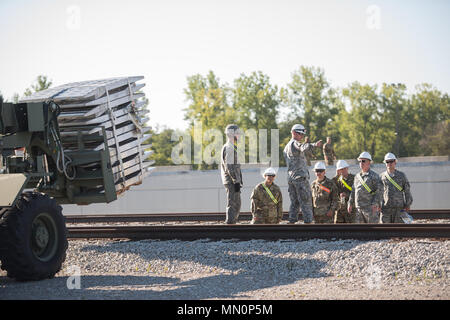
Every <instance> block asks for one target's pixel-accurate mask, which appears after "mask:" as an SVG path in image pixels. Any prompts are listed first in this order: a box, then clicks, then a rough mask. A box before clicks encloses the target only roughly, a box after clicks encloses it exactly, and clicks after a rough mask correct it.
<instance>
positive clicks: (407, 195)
mask: <svg viewBox="0 0 450 320" xmlns="http://www.w3.org/2000/svg"><path fill="white" fill-rule="evenodd" d="M383 162H384V163H385V164H386V171H384V172H382V173H381V175H380V176H381V182H382V183H383V186H384V192H383V203H382V207H381V212H382V216H381V219H382V221H383V223H405V221H409V220H408V218H409V217H408V216H407V212H408V211H409V208H410V207H411V204H412V202H413V198H412V194H411V190H410V185H409V181H408V178H407V177H406V175H405V174H404V173H403V172H401V171H399V170H397V169H396V168H395V167H396V165H397V157H396V156H395V155H394V154H393V153H390V152H388V153H386V155H385V156H384V160H383Z"/></svg>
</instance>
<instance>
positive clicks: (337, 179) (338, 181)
mask: <svg viewBox="0 0 450 320" xmlns="http://www.w3.org/2000/svg"><path fill="white" fill-rule="evenodd" d="M332 180H333V182H334V183H335V184H336V186H337V188H338V198H339V199H340V198H341V196H340V194H341V193H345V204H341V202H340V201H339V206H338V210H345V211H347V204H348V199H349V198H350V194H351V193H352V191H351V190H349V189H348V188H347V187H346V186H345V185H344V183H342V180H343V181H345V183H346V184H347V185H348V186H349V187H350V188H351V187H352V186H353V182H354V180H355V175H354V174H351V173H349V174H348V175H347V178H344V177H342V180H341V176H338V175H336V176H335V177H334V178H333V179H332Z"/></svg>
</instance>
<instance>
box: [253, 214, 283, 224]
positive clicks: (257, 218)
mask: <svg viewBox="0 0 450 320" xmlns="http://www.w3.org/2000/svg"><path fill="white" fill-rule="evenodd" d="M277 223H279V221H278V217H277V216H273V215H269V214H264V213H259V214H258V213H255V214H254V215H253V219H252V222H251V224H277Z"/></svg>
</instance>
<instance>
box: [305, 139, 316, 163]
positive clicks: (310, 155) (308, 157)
mask: <svg viewBox="0 0 450 320" xmlns="http://www.w3.org/2000/svg"><path fill="white" fill-rule="evenodd" d="M305 143H310V142H309V137H305ZM305 158H306V164H307V165H308V167H310V166H311V159H315V158H316V157H315V156H314V153H313V152H312V150H306V151H305Z"/></svg>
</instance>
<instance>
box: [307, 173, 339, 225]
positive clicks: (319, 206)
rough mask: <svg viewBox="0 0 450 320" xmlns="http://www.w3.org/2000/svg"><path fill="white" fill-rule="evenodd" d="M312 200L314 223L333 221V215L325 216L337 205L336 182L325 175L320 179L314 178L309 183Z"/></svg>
mask: <svg viewBox="0 0 450 320" xmlns="http://www.w3.org/2000/svg"><path fill="white" fill-rule="evenodd" d="M311 191H312V200H313V208H314V221H315V222H316V223H333V215H331V217H329V216H327V212H329V211H330V210H331V212H332V213H334V211H335V210H336V208H337V206H338V201H339V200H338V188H337V186H336V184H335V183H334V182H333V181H332V180H330V179H328V178H327V177H325V179H323V180H322V181H320V182H319V181H318V179H316V180H314V182H313V183H312V184H311Z"/></svg>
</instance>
